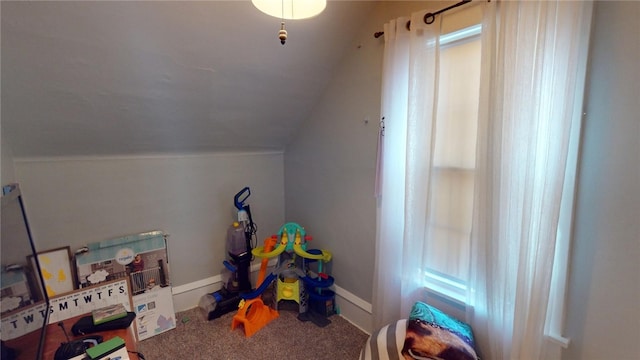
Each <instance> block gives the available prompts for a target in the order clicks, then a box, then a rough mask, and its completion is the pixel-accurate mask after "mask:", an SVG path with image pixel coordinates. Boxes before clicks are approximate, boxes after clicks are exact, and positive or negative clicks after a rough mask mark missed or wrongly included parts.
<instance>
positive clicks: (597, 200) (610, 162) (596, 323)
mask: <svg viewBox="0 0 640 360" xmlns="http://www.w3.org/2000/svg"><path fill="white" fill-rule="evenodd" d="M638 18H640V3H639V2H632V1H629V2H625V1H606V2H598V3H597V4H596V7H595V18H594V20H595V21H594V24H593V33H592V43H591V44H592V45H591V46H592V48H591V56H590V65H589V79H588V87H589V89H588V91H587V106H586V117H585V123H584V128H583V139H582V140H583V143H582V157H581V161H580V170H579V171H580V173H579V178H578V181H579V184H578V186H579V189H578V194H577V209H576V219H575V238H574V240H573V251H572V259H571V261H572V264H571V275H570V284H569V305H568V308H567V333H566V336H567V337H569V338H570V339H571V343H570V345H569V348H568V349H567V350H565V351H564V353H563V358H564V359H640V335H639V334H640V332H639V329H640V160H639V159H640V106H639V104H640V97H639V95H638V94H640V86H639V85H638V84H640V75H639V64H640V42H639V41H638V34H640V26H639V25H638V24H639V22H638Z"/></svg>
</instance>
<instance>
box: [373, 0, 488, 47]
mask: <svg viewBox="0 0 640 360" xmlns="http://www.w3.org/2000/svg"><path fill="white" fill-rule="evenodd" d="M488 1H491V0H488ZM470 2H471V0H462V1H460V2H459V3H455V4H453V5H451V6H448V7H446V8H444V9H440V10H438V11H436V12H434V13H430V12H429V13H426V14H424V18H423V19H424V23H425V24H427V25H431V24H433V22H434V21H436V15H439V14H442V13H443V12H445V11H447V10H451V9H453V8H457V7H458V6H461V5H464V4H466V3H470ZM406 27H407V30H411V20H409V21H407V24H406ZM382 35H384V31H378V32H376V33H374V34H373V37H375V38H376V39H377V38H379V37H380V36H382Z"/></svg>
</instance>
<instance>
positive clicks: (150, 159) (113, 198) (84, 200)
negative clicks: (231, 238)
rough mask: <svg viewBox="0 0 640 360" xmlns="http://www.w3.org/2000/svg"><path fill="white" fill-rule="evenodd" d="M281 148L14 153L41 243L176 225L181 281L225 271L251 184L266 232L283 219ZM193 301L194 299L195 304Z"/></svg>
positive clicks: (174, 252)
mask: <svg viewBox="0 0 640 360" xmlns="http://www.w3.org/2000/svg"><path fill="white" fill-rule="evenodd" d="M283 157H284V155H283V154H282V153H246V154H245V153H235V154H233V153H215V154H199V155H175V156H146V157H145V156H131V157H122V158H101V157H88V158H65V159H41V160H37V159H30V160H21V159H17V161H16V176H17V178H18V180H19V182H20V187H21V189H22V194H23V197H24V201H25V207H26V209H27V213H28V216H29V222H30V225H31V229H32V232H33V237H34V242H35V243H36V247H37V249H39V250H45V249H51V248H56V247H59V246H63V245H70V246H71V249H72V250H75V249H77V248H79V247H81V246H82V245H84V244H87V243H91V242H97V241H101V240H106V239H111V238H115V237H119V236H124V235H128V234H134V233H139V232H144V231H150V230H162V231H165V232H167V233H169V235H170V237H169V240H168V244H169V268H170V272H171V280H172V284H173V285H174V286H177V285H184V284H186V283H190V282H194V281H198V280H202V279H205V278H208V277H210V276H215V275H218V274H220V272H221V270H222V268H223V265H222V261H223V260H224V258H225V253H224V247H225V236H226V231H227V227H228V226H229V225H230V224H231V223H232V222H233V221H234V220H236V219H237V215H236V212H235V207H234V205H233V196H234V195H235V194H236V193H237V192H238V191H240V190H241V189H242V188H244V187H245V186H249V187H250V188H251V197H249V199H248V201H247V203H248V204H250V205H251V212H252V215H253V219H254V221H255V222H256V223H257V224H258V235H259V241H260V243H261V242H262V239H263V238H264V237H267V236H269V235H270V234H272V233H273V232H275V231H276V230H277V229H278V228H279V227H280V225H282V223H283V221H284V185H283V184H284V175H283V174H284V163H283ZM194 306H195V304H194Z"/></svg>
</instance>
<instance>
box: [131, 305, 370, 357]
mask: <svg viewBox="0 0 640 360" xmlns="http://www.w3.org/2000/svg"><path fill="white" fill-rule="evenodd" d="M233 315H235V312H232V313H228V314H226V315H223V316H221V317H220V318H217V319H215V320H211V321H207V320H206V319H205V318H204V316H203V314H202V313H201V310H200V309H199V308H195V309H192V310H188V311H185V312H181V313H178V314H176V319H177V321H176V322H177V327H176V328H175V329H173V330H170V331H167V332H165V333H162V334H159V335H156V336H154V337H151V338H149V339H146V340H142V341H140V342H139V343H138V350H139V351H140V352H142V353H143V354H144V356H145V358H146V360H161V359H180V360H182V359H184V360H196V359H224V360H232V359H288V360H303V359H314V360H322V359H327V360H329V359H332V360H333V359H358V355H359V354H360V349H361V348H362V345H363V344H364V343H365V341H366V340H367V337H368V336H367V334H365V333H364V332H362V331H361V330H360V329H358V328H357V327H355V326H353V325H352V324H351V323H349V322H348V321H347V320H345V319H344V318H342V317H340V316H339V315H333V316H331V317H329V318H328V319H329V320H330V321H331V324H329V325H327V326H325V327H322V328H321V327H318V326H316V325H314V324H313V323H312V322H310V321H307V322H302V321H300V320H298V319H297V316H298V313H297V312H294V311H289V310H282V311H280V316H279V317H278V318H276V319H275V320H273V321H271V322H270V323H269V324H268V325H266V326H265V327H263V328H262V329H261V330H259V331H258V332H257V333H255V334H254V335H253V336H251V337H249V338H246V337H245V336H244V331H243V329H242V327H240V328H236V329H235V330H231V320H232V318H233Z"/></svg>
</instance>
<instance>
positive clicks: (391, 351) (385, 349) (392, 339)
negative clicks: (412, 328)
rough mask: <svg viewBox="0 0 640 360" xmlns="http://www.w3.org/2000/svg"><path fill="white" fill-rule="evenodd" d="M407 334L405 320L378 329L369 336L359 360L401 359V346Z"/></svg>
mask: <svg viewBox="0 0 640 360" xmlns="http://www.w3.org/2000/svg"><path fill="white" fill-rule="evenodd" d="M406 333H407V319H401V320H398V321H396V322H394V323H391V324H389V325H387V326H385V327H382V328H380V329H379V330H378V331H376V332H374V333H373V334H371V336H369V339H368V340H367V342H366V343H365V344H364V346H363V347H362V350H361V351H360V360H397V359H403V358H404V357H403V356H402V353H401V352H402V346H403V345H404V340H405V336H406Z"/></svg>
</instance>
